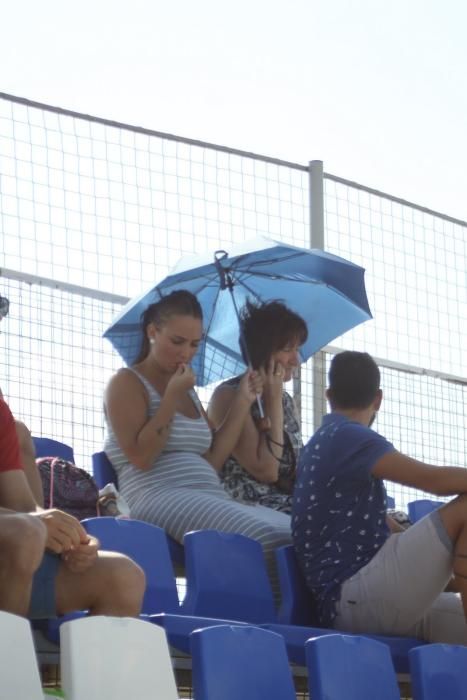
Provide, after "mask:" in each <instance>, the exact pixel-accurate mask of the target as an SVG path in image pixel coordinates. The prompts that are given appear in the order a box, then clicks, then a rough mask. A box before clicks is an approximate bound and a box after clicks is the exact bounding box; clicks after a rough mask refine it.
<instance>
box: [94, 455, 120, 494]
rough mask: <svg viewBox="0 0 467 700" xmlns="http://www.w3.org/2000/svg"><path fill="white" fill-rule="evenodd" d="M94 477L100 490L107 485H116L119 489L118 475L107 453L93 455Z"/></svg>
mask: <svg viewBox="0 0 467 700" xmlns="http://www.w3.org/2000/svg"><path fill="white" fill-rule="evenodd" d="M92 475H93V477H94V479H95V482H96V484H97V485H98V487H99V488H100V489H103V488H104V486H105V485H106V484H115V486H116V487H117V488H118V477H117V473H116V471H115V469H114V468H113V466H112V463H111V461H110V459H109V458H108V457H107V455H106V454H105V452H95V453H94V454H93V455H92Z"/></svg>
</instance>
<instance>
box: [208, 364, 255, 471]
mask: <svg viewBox="0 0 467 700" xmlns="http://www.w3.org/2000/svg"><path fill="white" fill-rule="evenodd" d="M262 383H263V382H262V379H261V377H260V375H259V374H258V373H257V372H251V371H249V372H247V373H246V374H245V375H244V376H243V377H242V379H241V381H240V384H239V386H238V389H237V390H236V391H235V392H234V394H233V395H232V397H231V401H230V405H229V407H228V409H227V410H226V411H224V418H223V420H222V421H219V423H217V425H218V426H219V427H218V428H217V430H216V432H215V433H214V437H213V440H212V443H211V447H210V449H209V450H208V452H206V453H205V455H204V458H205V459H206V460H207V461H208V462H209V463H210V464H211V465H212V466H213V467H214V469H215V470H216V471H220V469H221V468H222V465H223V464H224V462H225V460H226V459H227V457H229V455H230V454H231V453H232V450H233V449H234V447H235V445H236V444H237V442H238V440H239V437H240V434H241V432H242V430H243V428H244V426H245V424H246V422H247V420H248V419H249V420H251V416H250V408H251V404H252V403H253V401H255V400H256V395H257V394H260V393H261V390H262ZM211 418H212V417H211Z"/></svg>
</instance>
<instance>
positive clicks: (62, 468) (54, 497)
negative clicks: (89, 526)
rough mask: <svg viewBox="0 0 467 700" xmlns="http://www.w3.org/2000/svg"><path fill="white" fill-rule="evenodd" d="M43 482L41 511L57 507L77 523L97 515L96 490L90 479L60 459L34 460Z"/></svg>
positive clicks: (88, 475) (87, 475)
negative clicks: (72, 517)
mask: <svg viewBox="0 0 467 700" xmlns="http://www.w3.org/2000/svg"><path fill="white" fill-rule="evenodd" d="M36 464H37V467H38V469H39V472H40V475H41V479H42V490H43V493H44V508H58V509H59V510H63V511H65V513H69V514H70V515H74V516H75V518H78V520H83V519H84V518H94V517H96V515H99V506H98V499H99V489H98V487H97V484H96V482H95V481H94V479H93V477H92V476H91V475H90V474H88V472H87V471H85V470H84V469H80V467H77V466H76V465H75V464H73V462H69V461H68V460H66V459H62V458H61V457H42V458H40V459H36Z"/></svg>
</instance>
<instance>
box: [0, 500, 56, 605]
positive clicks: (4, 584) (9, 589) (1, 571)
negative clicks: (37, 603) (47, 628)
mask: <svg viewBox="0 0 467 700" xmlns="http://www.w3.org/2000/svg"><path fill="white" fill-rule="evenodd" d="M46 534H47V532H46V528H45V526H44V524H43V523H42V522H41V521H40V520H39V518H35V517H32V516H30V515H23V514H20V513H17V514H16V513H15V514H11V515H9V514H8V515H7V514H2V515H1V516H0V553H1V558H0V561H1V563H0V609H1V610H6V611H7V612H11V613H15V614H16V615H23V616H26V615H27V613H28V609H29V601H30V598H31V589H32V581H33V576H34V574H35V572H36V570H37V569H38V567H39V565H40V563H41V560H42V558H43V555H44V548H45V541H46Z"/></svg>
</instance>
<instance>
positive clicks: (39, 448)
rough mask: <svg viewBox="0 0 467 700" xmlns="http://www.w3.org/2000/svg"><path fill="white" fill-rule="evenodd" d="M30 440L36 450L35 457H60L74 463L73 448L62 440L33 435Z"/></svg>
mask: <svg viewBox="0 0 467 700" xmlns="http://www.w3.org/2000/svg"><path fill="white" fill-rule="evenodd" d="M32 441H33V443H34V448H35V450H36V457H61V459H66V460H68V462H73V464H74V463H75V456H74V454H73V448H72V447H70V446H69V445H66V444H65V443H64V442H60V441H59V440H52V439H51V438H45V437H33V438H32Z"/></svg>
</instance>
